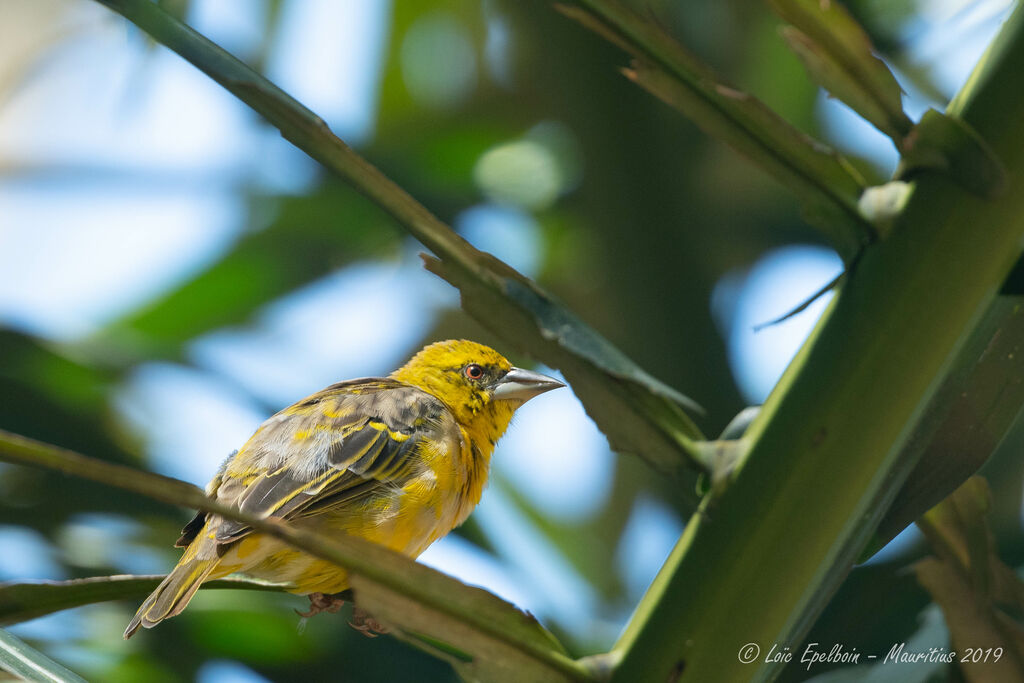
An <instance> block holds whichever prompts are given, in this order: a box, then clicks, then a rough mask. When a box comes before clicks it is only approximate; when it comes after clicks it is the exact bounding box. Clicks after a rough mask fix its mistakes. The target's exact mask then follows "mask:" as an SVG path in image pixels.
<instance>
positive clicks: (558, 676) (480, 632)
mask: <svg viewBox="0 0 1024 683" xmlns="http://www.w3.org/2000/svg"><path fill="white" fill-rule="evenodd" d="M0 460H2V461H6V462H10V463H15V464H19V465H28V466H30V467H42V468H45V469H51V470H57V471H59V472H63V473H65V474H68V475H71V476H75V477H81V478H83V479H89V480H92V481H96V482H99V483H102V484H107V485H109V486H115V487H117V488H121V489H125V490H127V491H133V492H135V493H140V494H142V495H144V496H148V497H150V498H153V499H154V500H159V501H162V502H164V503H169V504H171V505H180V506H183V507H189V508H195V509H198V510H203V511H205V512H208V513H211V514H215V515H220V516H222V517H225V518H227V519H233V520H237V521H240V522H244V523H245V524H247V525H249V526H251V527H252V528H253V529H255V530H256V531H258V532H260V533H264V534H268V535H270V536H273V537H275V538H278V539H281V540H282V541H284V542H286V543H288V544H289V545H292V546H294V547H295V548H298V549H299V550H302V551H304V552H307V553H309V554H310V555H313V556H315V557H319V558H321V559H324V560H327V561H328V562H332V563H334V564H336V565H338V566H341V567H344V568H345V569H347V570H349V572H350V573H351V574H352V576H351V580H352V583H353V588H354V592H355V593H356V600H357V602H359V604H360V605H362V606H364V607H365V608H366V609H367V610H368V611H369V612H370V613H374V605H375V604H376V602H377V599H381V596H378V595H377V594H378V593H382V594H384V596H385V597H390V595H389V594H393V595H397V596H400V597H402V598H405V599H407V600H410V601H412V602H414V603H415V604H416V605H418V606H420V607H421V608H426V609H428V610H429V611H430V613H431V614H434V615H440V616H441V617H443V618H445V619H447V620H448V621H446V622H443V624H442V629H441V632H436V631H435V632H430V631H429V630H425V629H429V628H430V624H429V623H426V624H424V623H422V622H420V623H417V624H416V626H417V629H418V630H424V634H425V635H426V636H428V637H432V638H435V639H437V640H439V641H442V642H447V643H450V644H452V645H454V646H456V647H457V648H459V649H460V650H463V651H465V652H469V653H470V654H472V655H474V656H480V654H481V651H483V652H488V647H487V646H490V648H489V649H490V650H493V643H494V642H497V643H500V644H501V645H502V646H503V647H504V648H505V649H506V650H511V651H512V654H513V655H515V656H517V658H518V660H520V663H521V664H522V665H524V666H529V667H531V668H532V669H533V670H539V671H543V672H545V673H546V674H547V675H548V676H549V677H552V678H553V679H555V680H574V681H582V680H588V679H589V674H587V672H586V670H585V669H584V668H583V667H582V666H581V665H580V664H577V663H576V662H574V661H573V660H572V659H570V658H568V657H567V656H565V655H564V654H562V653H561V652H560V651H558V648H559V647H560V646H559V645H558V643H557V641H555V639H554V638H553V637H552V636H551V635H550V634H549V633H548V632H547V631H546V630H544V628H543V627H542V626H541V625H540V624H539V623H538V622H537V621H536V620H535V619H533V618H532V617H530V616H528V615H526V614H524V613H523V612H520V611H519V610H517V609H515V608H514V607H513V606H511V605H509V604H508V603H506V602H504V601H502V600H499V599H498V598H496V597H495V596H493V595H491V594H490V593H487V592H486V591H483V590H482V589H478V588H470V587H468V586H465V585H463V584H461V583H460V582H458V581H456V580H455V579H453V578H451V577H449V576H445V575H444V574H441V573H440V572H437V571H435V570H433V569H430V568H429V567H425V566H423V565H421V564H417V563H416V562H413V561H412V560H410V559H408V558H407V557H405V556H403V555H400V554H399V553H396V552H394V551H392V550H389V549H388V548H385V547H383V546H380V545H377V544H374V543H371V542H370V541H366V540H364V539H361V538H357V537H355V536H349V535H344V534H342V535H339V536H337V537H333V536H332V537H330V538H327V537H325V536H323V535H321V534H316V533H312V532H309V531H306V530H304V529H300V528H297V527H294V526H292V525H291V524H288V523H287V522H284V521H282V520H278V519H275V518H263V517H257V516H254V515H250V514H248V513H244V512H241V511H240V510H238V509H236V508H232V507H228V506H225V505H222V504H220V503H218V502H216V501H214V500H211V499H210V498H208V497H207V496H206V495H205V494H204V493H203V492H202V491H201V490H200V489H198V488H197V487H195V486H193V485H191V484H188V483H186V482H183V481H179V480H177V479H172V478H170V477H165V476H161V475H158V474H152V473H149V472H142V471H140V470H135V469H132V468H130V467H125V466H123V465H115V464H112V463H108V462H103V461H102V460H96V459H94V458H88V457H86V456H84V455H80V454H78V453H74V452H72V451H69V450H66V449H63V448H58V447H56V446H52V445H50V444H45V443H42V442H39V441H35V440H33V439H28V438H26V437H23V436H19V435H17V434H11V433H10V432H6V431H3V430H0ZM361 587H362V588H365V589H366V591H367V592H368V593H372V594H373V595H371V596H370V597H371V600H369V601H364V596H363V594H362V590H361ZM374 598H376V599H374ZM378 618H386V619H387V620H388V621H392V620H393V623H395V624H396V625H398V626H404V625H405V622H404V621H403V618H402V615H401V614H397V615H396V614H392V613H389V614H388V615H387V617H383V616H379V617H378ZM451 622H454V623H457V624H459V625H461V627H462V628H461V629H452V628H444V626H450V624H451ZM467 632H468V633H467ZM412 635H413V637H415V634H412ZM477 636H483V638H480V637H477ZM481 640H486V641H487V642H484V643H482V642H481Z"/></svg>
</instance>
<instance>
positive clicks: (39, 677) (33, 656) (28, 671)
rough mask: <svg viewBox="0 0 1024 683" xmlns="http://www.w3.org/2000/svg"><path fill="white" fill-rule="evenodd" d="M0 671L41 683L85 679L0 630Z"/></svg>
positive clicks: (82, 682) (74, 681)
mask: <svg viewBox="0 0 1024 683" xmlns="http://www.w3.org/2000/svg"><path fill="white" fill-rule="evenodd" d="M0 670H3V671H9V672H10V673H12V674H14V675H15V676H18V677H20V678H23V679H25V680H26V681H40V682H41V683H85V679H84V678H82V677H81V676H79V675H78V674H76V673H73V672H72V671H69V670H68V669H66V668H64V667H63V666H62V665H60V664H58V663H57V662H55V661H53V660H52V659H50V658H49V657H47V656H46V655H44V654H43V653H42V652H39V651H38V650H35V649H33V648H31V647H29V646H28V645H26V644H25V643H23V642H22V641H21V639H19V638H16V637H15V636H13V635H11V634H10V633H8V632H7V631H5V630H3V629H2V628H0Z"/></svg>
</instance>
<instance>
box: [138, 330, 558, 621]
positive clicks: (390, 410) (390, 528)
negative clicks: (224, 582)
mask: <svg viewBox="0 0 1024 683" xmlns="http://www.w3.org/2000/svg"><path fill="white" fill-rule="evenodd" d="M561 386H564V385H563V384H562V383H561V382H559V381H557V380H554V379H552V378H550V377H546V376H544V375H541V374H538V373H536V372H531V371H529V370H522V369H520V368H515V367H512V365H511V364H510V363H509V362H508V361H507V360H505V358H504V357H502V356H501V355H500V354H499V353H498V352H497V351H494V350H493V349H491V348H488V347H486V346H483V345H482V344H477V343H475V342H471V341H464V340H463V341H443V342H437V343H435V344H431V345H429V346H427V347H426V348H424V349H423V350H422V351H420V352H419V353H417V354H416V355H415V356H413V358H412V359H411V360H410V361H409V362H408V363H406V364H405V365H404V366H403V367H402V368H400V369H399V370H396V371H395V372H393V373H392V374H391V376H390V377H386V378H383V377H367V378H362V379H353V380H349V381H347V382H341V383H339V384H334V385H332V386H330V387H328V388H326V389H324V390H323V391H320V392H318V393H316V394H313V395H312V396H309V397H308V398H304V399H303V400H301V401H299V402H298V403H295V404H294V405H291V406H289V407H288V408H285V409H284V410H282V411H281V412H279V413H277V414H276V415H274V416H273V417H271V418H270V419H268V420H267V421H266V422H264V423H263V424H262V425H260V427H259V429H257V430H256V433H255V434H253V435H252V436H251V437H250V438H249V440H248V441H246V442H245V445H243V446H242V447H241V448H240V449H239V450H238V451H236V452H235V453H233V454H232V455H231V456H229V457H228V459H227V460H226V461H224V463H223V464H222V465H221V467H220V469H219V470H218V472H217V474H216V475H215V476H214V477H213V480H212V481H211V482H210V483H209V485H208V486H207V487H206V493H207V495H209V496H210V497H211V498H214V499H215V500H216V501H217V502H219V503H224V504H227V505H231V506H234V507H237V508H238V509H240V510H242V511H244V512H247V513H249V514H254V515H260V516H263V517H277V518H281V519H285V520H288V521H289V522H291V523H292V524H294V525H296V526H298V527H302V528H305V529H309V530H312V531H316V532H320V533H323V534H325V535H331V534H353V535H355V536H360V537H362V538H366V539H369V540H371V541H375V542H377V543H380V544H382V545H385V546H387V547H388V548H391V549H393V550H397V551H398V552H401V553H404V554H406V555H408V556H409V557H417V556H418V555H419V554H420V553H422V552H423V551H424V550H426V549H427V546H429V545H430V544H431V543H433V542H434V541H436V540H437V539H439V538H441V537H442V536H444V535H445V534H447V533H448V532H449V531H451V530H452V529H454V528H455V527H457V526H458V525H459V524H461V523H462V522H463V521H464V520H465V519H466V517H467V516H469V513H470V512H471V511H472V510H473V508H474V507H475V506H476V504H477V503H478V502H479V501H480V495H481V493H482V492H483V488H484V485H485V484H486V483H487V474H488V469H489V467H490V460H491V453H492V451H493V450H494V444H495V443H497V441H498V438H499V437H500V436H501V435H502V434H503V433H504V432H505V429H506V428H507V427H508V424H509V421H510V420H511V419H512V414H513V413H514V412H515V410H516V409H517V408H518V407H519V406H521V405H522V404H523V403H524V402H526V401H528V400H529V399H531V398H533V397H534V396H536V395H538V394H541V393H544V392H545V391H549V390H551V389H556V388H558V387H561ZM176 546H178V547H184V548H185V552H184V553H183V554H182V556H181V560H180V561H179V562H178V564H177V566H176V567H175V568H174V570H173V571H172V572H171V573H170V574H169V575H168V576H167V577H166V578H165V579H164V580H163V581H162V582H161V583H160V585H159V586H157V588H156V590H154V591H153V593H152V594H151V595H150V596H149V597H148V598H147V599H146V601H145V602H143V603H142V606H141V607H139V611H138V612H137V613H136V614H135V617H134V618H133V619H132V620H131V622H130V623H129V624H128V628H127V629H125V632H124V637H125V638H129V637H131V635H132V634H133V633H135V631H137V630H138V628H139V627H140V626H142V627H145V628H151V627H153V626H156V625H157V624H158V623H160V622H161V621H163V620H164V619H167V618H168V617H173V616H175V615H176V614H180V613H181V611H182V610H184V609H185V607H186V606H187V605H188V603H189V600H191V599H192V596H193V595H195V592H196V591H197V590H198V589H199V586H200V585H202V583H203V582H204V581H207V580H210V579H215V578H219V577H222V576H225V575H227V574H231V573H232V572H243V573H245V574H248V575H250V576H255V577H258V578H262V579H267V580H271V581H275V582H282V583H285V584H287V585H288V590H290V591H291V592H293V593H298V594H305V595H308V596H309V598H310V603H311V605H312V608H311V610H310V612H309V614H313V613H316V612H317V611H320V610H321V609H327V610H329V611H336V610H337V608H338V607H339V606H340V600H339V599H338V598H336V597H335V596H336V595H337V594H339V593H342V592H343V591H345V590H346V589H347V588H348V585H349V584H348V575H347V573H346V572H345V570H344V569H342V568H341V567H338V566H337V565H335V564H332V563H331V562H327V561H325V560H321V559H318V558H316V557H313V556H311V555H307V554H305V553H303V552H302V551H299V550H296V549H294V548H292V547H291V546H289V545H287V544H286V543H284V542H283V541H280V540H278V539H276V538H273V537H271V536H267V535H265V534H262V533H256V532H254V531H253V530H252V529H250V528H249V527H248V526H246V525H245V524H242V523H240V522H235V521H232V520H229V519H224V518H223V517H220V516H218V515H209V514H206V513H203V512H200V513H199V514H197V515H196V516H195V518H194V519H193V520H192V521H191V522H189V523H188V525H186V526H185V528H184V529H182V534H181V538H179V539H178V542H177V543H176ZM370 623H371V624H372V622H370ZM357 627H358V626H357ZM371 628H373V629H374V630H378V629H377V628H376V626H371ZM363 630H364V631H365V629H363Z"/></svg>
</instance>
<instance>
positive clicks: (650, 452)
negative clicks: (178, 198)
mask: <svg viewBox="0 0 1024 683" xmlns="http://www.w3.org/2000/svg"><path fill="white" fill-rule="evenodd" d="M97 2H100V3H101V4H104V5H106V6H107V7H109V8H111V9H112V10H114V11H116V12H118V13H120V14H122V15H124V16H125V17H126V18H127V19H129V20H130V21H131V22H132V23H134V24H135V25H137V26H138V27H139V28H140V29H142V30H143V31H145V32H146V33H148V34H149V35H150V36H152V37H153V38H154V39H155V40H157V41H158V42H160V43H162V44H164V45H166V46H167V47H169V48H170V49H172V50H174V51H175V52H177V53H178V54H180V55H181V56H182V57H184V58H185V59H187V60H188V61H189V62H191V63H192V64H194V65H195V66H196V67H197V68H199V69H200V70H201V71H203V72H204V73H206V74H207V75H208V76H209V77H210V78H212V79H213V80H215V81H217V82H218V83H220V84H221V85H222V86H224V88H225V89H227V90H228V91H230V92H231V93H233V94H234V95H235V96H236V97H238V98H239V99H240V100H242V101H243V102H244V103H245V104H247V105H248V106H249V107H251V108H252V109H253V110H254V111H256V112H258V113H259V114H261V115H262V116H263V117H264V118H265V119H266V120H267V121H269V122H270V123H271V124H272V125H274V126H276V127H277V128H278V129H279V130H280V131H281V134H282V135H283V136H284V137H285V138H286V139H287V140H289V141H290V142H291V143H292V144H294V145H295V146H296V147H298V148H299V149H301V150H302V151H303V152H305V153H306V154H308V155H309V156H310V157H312V158H313V159H315V160H317V161H318V162H320V163H321V164H323V166H324V167H325V168H327V169H328V170H330V171H333V172H334V173H336V174H338V175H339V176H341V177H342V178H344V179H345V180H346V181H348V182H349V183H351V184H352V186H353V187H355V188H356V189H357V190H359V191H360V192H361V193H363V194H364V195H366V196H367V197H368V198H370V199H371V200H372V201H374V202H375V203H376V204H377V205H379V206H380V207H381V208H382V209H384V210H385V211H387V212H388V213H389V214H391V216H393V217H394V218H395V219H396V220H397V221H398V222H399V223H400V224H401V225H402V226H403V227H404V228H405V229H406V230H407V231H408V232H409V233H410V234H411V235H412V236H413V237H415V238H416V239H418V240H419V241H420V242H422V243H423V244H424V245H425V246H426V247H427V248H429V249H430V250H431V251H433V252H434V253H435V254H436V255H437V256H438V257H439V261H438V260H432V259H428V267H429V268H430V270H432V271H433V272H435V273H436V274H438V275H440V276H441V277H443V278H444V279H446V280H448V281H449V282H450V283H451V284H453V285H454V286H456V287H458V288H459V290H460V291H461V294H462V303H463V307H464V308H465V309H466V310H467V311H468V312H469V313H470V314H471V315H473V316H474V317H476V318H477V319H478V320H479V321H480V322H481V323H483V324H484V325H485V326H487V327H488V328H490V329H491V330H492V331H494V332H495V333H496V334H498V335H499V336H501V337H502V338H504V339H506V340H507V341H509V342H511V343H512V344H515V345H517V346H518V347H520V348H522V349H524V350H526V351H528V352H529V353H530V354H531V355H533V356H535V357H536V358H538V359H539V360H542V361H544V362H545V363H547V364H548V365H550V366H552V367H556V368H558V369H560V370H561V371H562V372H563V373H564V374H565V377H566V379H568V380H569V383H570V384H571V385H572V387H573V391H574V392H575V393H576V395H577V396H578V397H579V398H580V401H582V403H583V405H584V407H585V408H586V409H587V412H588V414H589V415H590V416H591V417H592V418H593V419H594V421H595V422H596V423H597V425H598V427H599V428H600V429H601V430H602V431H603V432H604V433H605V435H606V436H607V437H608V440H609V442H610V443H611V445H612V447H613V448H614V449H615V450H617V451H619V452H625V453H634V454H636V455H639V456H641V457H643V458H644V459H645V460H646V461H647V462H648V463H649V464H650V465H651V466H652V467H654V468H656V469H658V470H659V471H661V472H665V473H669V474H673V475H682V474H685V473H686V472H687V471H692V470H703V469H705V464H704V463H703V462H702V461H701V459H700V456H699V455H698V454H697V452H696V449H695V448H694V447H693V443H694V442H695V441H699V440H701V439H703V435H702V434H701V432H700V430H699V429H698V428H697V426H696V425H695V424H694V423H693V421H692V420H691V419H690V417H689V416H688V415H687V413H686V411H687V410H690V411H693V410H697V411H698V412H699V407H698V406H697V405H696V404H695V403H694V402H693V401H692V400H690V399H688V398H687V397H685V396H683V395H682V394H680V393H679V392H677V391H675V390H673V389H672V388H670V387H668V386H666V385H665V384H663V383H662V382H660V381H658V380H657V379H655V378H654V377H652V376H650V375H649V374H647V373H646V372H644V371H643V370H642V369H641V368H639V367H638V366H637V365H636V364H635V363H633V362H632V361H631V360H629V358H627V357H626V356H625V355H624V354H623V353H622V352H621V351H619V350H618V349H617V348H615V347H614V346H613V345H612V344H611V343H610V342H608V340H606V339H605V338H604V337H602V336H601V335H599V334H598V333H597V332H595V331H594V330H593V329H591V328H590V327H588V326H587V325H586V324H585V323H584V322H583V321H581V320H580V319H579V318H578V317H576V316H575V315H574V314H573V313H571V312H570V311H568V310H567V309H566V308H565V307H564V306H563V305H562V304H561V303H560V302H559V301H557V300H556V299H555V298H554V297H552V296H551V295H549V294H548V293H546V292H544V291H542V290H541V289H540V288H539V287H537V285H536V284H534V283H533V282H532V281H530V280H529V279H528V278H526V277H524V276H523V275H521V274H519V273H518V272H516V271H515V270H514V269H512V268H511V267H509V266H508V265H507V264H505V263H503V262H501V261H499V260H498V259H496V258H494V257H493V256H491V255H490V254H486V253H483V252H481V251H478V250H477V249H475V248H473V246H472V245H470V244H469V243H468V242H466V240H464V239H463V238H462V237H460V236H459V235H457V234H456V233H455V232H454V231H453V230H452V229H451V228H450V227H448V226H447V225H445V224H444V223H443V222H442V221H441V220H439V219H438V218H437V217H436V216H434V215H433V214H432V213H430V211H429V210H427V209H426V207H424V206H423V205H422V204H420V203H419V202H417V201H416V200H415V199H413V198H412V197H411V196H409V194H408V193H407V192H405V190H403V189H402V188H400V187H399V186H398V185H396V184H395V183H394V182H392V181H391V180H390V179H388V178H387V177H386V176H385V175H384V174H383V173H381V172H380V170H378V169H377V168H376V167H374V166H373V165H372V164H370V163H369V162H367V161H366V160H365V159H363V158H362V157H360V156H359V155H358V154H356V153H355V152H354V151H352V149H351V148H349V147H348V146H347V145H346V144H345V143H344V142H343V141H342V140H341V139H340V138H338V137H337V136H336V135H335V134H334V133H332V132H331V130H330V129H329V128H328V127H327V125H326V124H325V123H324V122H323V120H322V119H320V117H318V116H317V115H316V114H314V113H313V112H311V111H310V110H309V109H307V108H306V107H304V106H303V105H302V104H300V103H299V102H297V101H296V100H295V99H293V98H292V97H290V96H289V95H288V94H287V93H285V92H284V91H282V90H281V89H280V88H278V87H277V86H275V85H274V84H273V83H271V82H270V81H268V80H267V79H265V78H263V77H262V76H260V75H259V74H257V73H256V72H254V71H253V70H252V69H250V68H249V67H248V66H246V65H245V64H243V63H242V62H241V61H239V60H238V59H236V58H235V57H233V56H231V55H230V54H228V53H227V52H225V51H224V50H223V49H222V48H220V47H218V46H217V45H215V44H214V43H212V42H210V41H209V40H207V39H206V38H205V37H203V36H202V35H200V34H199V33H197V32H195V31H194V30H192V29H191V28H189V27H188V26H186V25H184V24H182V23H181V22H179V21H177V20H176V19H174V18H173V17H171V16H169V15H168V14H167V13H165V12H164V11H163V10H161V9H160V8H159V7H158V6H157V5H156V4H155V3H153V2H150V1H149V0H97ZM686 490H688V489H686Z"/></svg>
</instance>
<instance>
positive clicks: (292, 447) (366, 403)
mask: <svg viewBox="0 0 1024 683" xmlns="http://www.w3.org/2000/svg"><path fill="white" fill-rule="evenodd" d="M458 433H459V431H458V428H457V426H456V425H455V421H454V418H453V417H452V416H451V413H450V412H449V411H448V410H447V408H445V406H444V404H442V403H441V402H440V401H439V400H437V399H436V398H434V397H433V396H431V395H430V394H427V393H426V392H424V391H422V390H420V389H417V388H415V387H412V386H409V385H407V384H403V383H401V382H398V381H395V380H392V379H379V378H368V379H359V380H351V381H349V382H342V383H340V384H335V385H333V386H331V387H328V388H327V389H325V390H323V391H321V392H319V393H317V394H314V395H312V396H310V397H309V398H307V399H304V400H303V401H300V402H299V403H296V404H295V405H293V406H290V407H288V408H286V409H284V410H282V411H281V412H280V413H278V414H277V415H274V416H273V417H271V418H270V419H269V420H267V421H266V422H264V423H263V424H262V425H261V426H260V428H259V429H258V430H257V431H256V433H255V434H253V436H252V437H251V438H250V439H249V441H247V442H246V444H245V445H244V446H243V447H242V448H241V450H240V451H239V452H238V453H237V454H236V455H235V456H234V457H232V458H229V460H228V461H227V462H225V464H224V465H223V466H222V467H221V470H220V471H219V472H218V474H217V476H216V477H214V480H213V482H211V487H210V488H213V489H214V490H213V491H208V494H209V495H214V496H216V498H217V500H218V501H220V502H223V503H227V504H229V505H234V506H236V507H238V508H239V509H240V510H242V511H243V512H247V513H249V514H253V515H259V516H261V517H280V518H285V519H288V518H292V517H295V516H298V515H307V514H315V513H318V512H322V511H323V510H325V509H328V508H330V507H333V506H335V505H339V504H341V503H344V502H347V501H351V500H352V499H354V498H358V497H361V496H366V495H371V494H373V493H375V492H379V491H381V490H382V489H383V488H392V489H393V488H400V487H401V486H402V485H403V484H404V483H405V482H406V481H408V480H409V479H410V478H411V477H414V476H416V475H418V474H419V473H420V472H421V468H422V467H423V463H422V460H421V459H420V458H419V457H418V455H419V448H420V447H421V446H422V445H423V444H424V443H425V442H444V441H445V440H446V439H452V438H455V439H457V438H458V436H457V435H458ZM200 520H201V521H200ZM205 521H206V520H205V515H202V514H201V515H197V518H196V519H195V520H193V521H192V522H190V523H189V525H187V526H186V527H185V529H183V530H182V537H181V538H180V539H179V541H178V544H179V545H187V544H188V543H190V542H191V541H192V540H193V539H194V538H195V536H196V534H198V533H199V531H200V530H202V528H203V525H204V524H205ZM250 531H251V529H250V527H249V526H247V525H246V524H244V523H241V522H235V521H232V520H220V523H219V524H218V525H217V528H216V532H215V534H216V535H215V540H216V541H217V543H218V544H225V543H231V542H234V541H236V540H238V539H239V538H241V537H243V536H245V535H246V534H248V533H249V532H250Z"/></svg>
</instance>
